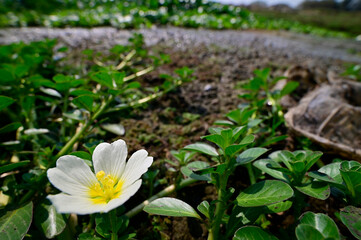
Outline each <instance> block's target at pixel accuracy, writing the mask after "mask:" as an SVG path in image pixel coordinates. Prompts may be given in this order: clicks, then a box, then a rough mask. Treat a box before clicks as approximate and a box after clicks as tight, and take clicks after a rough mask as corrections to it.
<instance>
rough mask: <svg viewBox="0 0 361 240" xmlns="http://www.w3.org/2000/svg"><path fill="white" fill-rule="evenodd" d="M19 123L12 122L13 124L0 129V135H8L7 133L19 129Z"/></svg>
mask: <svg viewBox="0 0 361 240" xmlns="http://www.w3.org/2000/svg"><path fill="white" fill-rule="evenodd" d="M21 126H22V125H21V123H19V122H13V123H10V124H8V125H6V126H4V127H2V128H0V134H2V133H8V132H12V131H15V130H17V129H18V128H19V127H21Z"/></svg>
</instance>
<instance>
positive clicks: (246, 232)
mask: <svg viewBox="0 0 361 240" xmlns="http://www.w3.org/2000/svg"><path fill="white" fill-rule="evenodd" d="M277 239H278V238H276V237H275V236H273V235H272V234H269V233H268V232H266V231H264V230H263V229H262V228H260V227H256V226H245V227H241V228H240V229H238V230H237V232H236V233H235V234H234V236H233V240H277Z"/></svg>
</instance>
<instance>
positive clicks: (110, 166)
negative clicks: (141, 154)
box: [93, 139, 128, 178]
mask: <svg viewBox="0 0 361 240" xmlns="http://www.w3.org/2000/svg"><path fill="white" fill-rule="evenodd" d="M127 154H128V149H127V145H126V143H125V142H124V141H123V140H121V139H119V140H117V141H115V142H113V143H112V144H109V143H101V144H99V145H98V146H97V147H96V148H95V150H94V152H93V165H94V170H95V173H97V172H99V171H101V170H103V171H104V172H105V173H106V174H111V175H113V176H115V177H117V178H119V177H120V176H121V174H122V172H123V170H124V166H125V160H126V158H127Z"/></svg>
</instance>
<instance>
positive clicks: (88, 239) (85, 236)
mask: <svg viewBox="0 0 361 240" xmlns="http://www.w3.org/2000/svg"><path fill="white" fill-rule="evenodd" d="M77 240H102V238H100V237H96V236H94V234H91V233H81V234H79V236H78V239H77Z"/></svg>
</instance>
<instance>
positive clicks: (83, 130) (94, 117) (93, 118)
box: [50, 96, 114, 165]
mask: <svg viewBox="0 0 361 240" xmlns="http://www.w3.org/2000/svg"><path fill="white" fill-rule="evenodd" d="M113 99H114V96H110V97H109V99H108V100H107V101H105V102H103V104H102V105H101V106H100V108H99V109H98V111H96V112H95V113H94V115H93V116H92V117H91V118H90V120H89V121H88V122H87V123H86V124H85V125H84V126H83V127H82V128H81V129H80V131H78V132H77V133H76V134H75V135H74V136H73V137H72V138H71V139H70V140H69V142H67V143H66V144H65V146H64V147H63V148H62V149H61V150H60V151H59V152H58V154H57V155H56V156H55V159H58V158H59V157H61V156H63V155H64V154H65V153H67V152H68V151H69V149H70V148H72V147H73V145H74V144H75V143H76V142H77V141H78V140H79V138H80V137H81V136H82V135H83V134H84V132H85V131H87V130H88V128H89V127H90V126H91V125H92V124H93V123H94V121H95V120H96V119H97V118H98V117H99V115H100V114H102V113H103V112H104V110H105V109H106V108H107V106H108V105H109V103H110V102H112V101H113ZM52 164H53V163H50V165H52Z"/></svg>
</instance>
